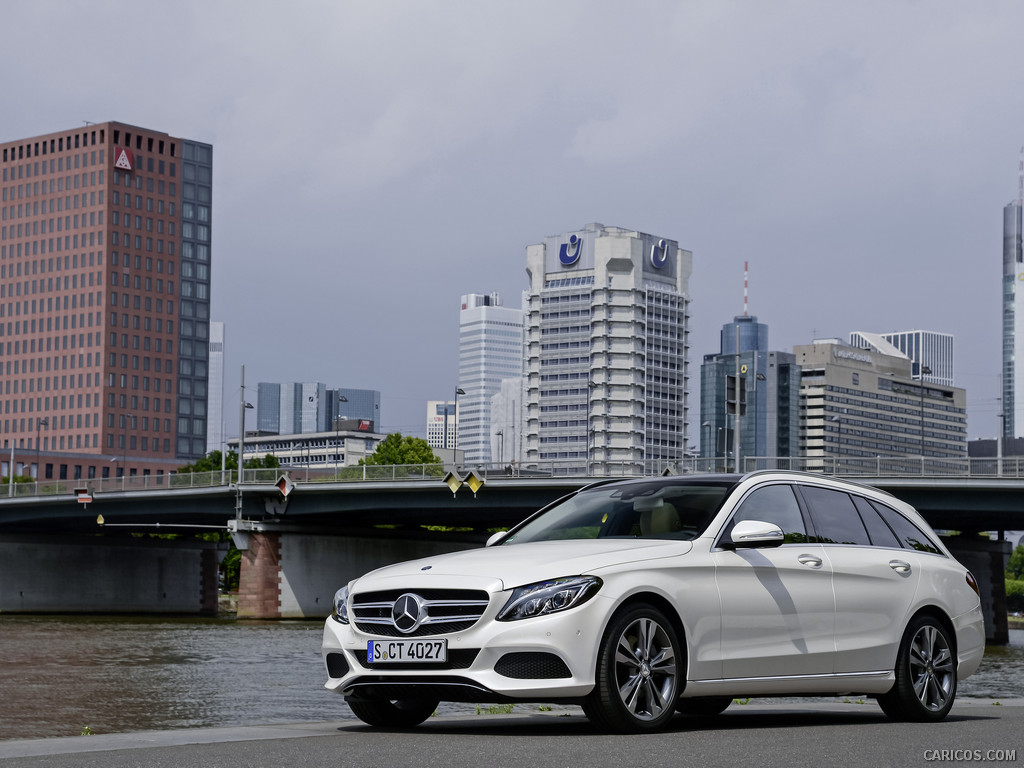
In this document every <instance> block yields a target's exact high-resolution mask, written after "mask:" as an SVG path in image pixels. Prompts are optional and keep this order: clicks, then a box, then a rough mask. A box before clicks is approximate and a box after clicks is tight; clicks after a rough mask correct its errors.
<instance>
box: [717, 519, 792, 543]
mask: <svg viewBox="0 0 1024 768" xmlns="http://www.w3.org/2000/svg"><path fill="white" fill-rule="evenodd" d="M730 539H731V540H730V541H729V542H728V543H724V542H723V546H725V547H727V548H729V549H754V548H756V547H777V546H779V545H780V544H782V542H784V541H785V540H786V536H785V534H783V533H782V529H781V528H779V526H777V525H775V524H774V523H765V522H763V521H761V520H742V521H740V522H738V523H736V525H735V526H734V527H733V529H732V536H731V537H730Z"/></svg>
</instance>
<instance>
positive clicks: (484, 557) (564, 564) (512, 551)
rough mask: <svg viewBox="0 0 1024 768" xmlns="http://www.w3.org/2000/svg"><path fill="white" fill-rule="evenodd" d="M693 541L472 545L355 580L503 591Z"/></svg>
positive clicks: (363, 584)
mask: <svg viewBox="0 0 1024 768" xmlns="http://www.w3.org/2000/svg"><path fill="white" fill-rule="evenodd" d="M692 548H693V544H692V543H691V542H689V541H668V540H664V539H600V540H596V539H581V540H572V541H538V542H530V543H526V544H508V545H505V546H495V547H487V548H483V549H469V550H465V551H462V552H452V553H450V554H446V555H435V556H431V557H425V558H423V559H421V560H410V561H408V562H405V563H397V564H395V565H389V566H386V567H384V568H380V569H378V570H376V571H371V572H370V573H368V574H366V575H365V576H362V577H361V578H359V579H357V580H356V582H355V584H354V589H356V590H357V591H359V592H367V591H377V590H387V589H428V588H447V589H454V588H470V589H484V590H486V591H488V592H500V591H502V590H505V589H513V588H515V587H519V586H522V585H524V584H531V583H533V582H535V581H543V580H545V579H553V578H558V577H560V576H577V575H580V574H593V573H599V572H600V571H601V570H604V569H606V568H610V567H612V566H618V565H624V564H629V563H634V562H637V561H641V560H642V561H647V560H654V559H658V558H662V557H676V556H679V555H684V554H686V553H687V552H689V551H690V550H691V549H692Z"/></svg>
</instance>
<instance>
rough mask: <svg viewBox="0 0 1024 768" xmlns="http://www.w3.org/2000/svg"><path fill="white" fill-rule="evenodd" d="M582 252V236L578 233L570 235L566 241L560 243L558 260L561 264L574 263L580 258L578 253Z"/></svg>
mask: <svg viewBox="0 0 1024 768" xmlns="http://www.w3.org/2000/svg"><path fill="white" fill-rule="evenodd" d="M582 252H583V238H582V237H580V236H579V235H572V236H571V237H570V238H569V242H568V243H562V245H561V247H560V248H559V249H558V260H559V261H560V262H562V264H563V265H564V266H566V267H568V266H569V265H571V264H575V263H576V262H577V261H579V259H580V254H581V253H582Z"/></svg>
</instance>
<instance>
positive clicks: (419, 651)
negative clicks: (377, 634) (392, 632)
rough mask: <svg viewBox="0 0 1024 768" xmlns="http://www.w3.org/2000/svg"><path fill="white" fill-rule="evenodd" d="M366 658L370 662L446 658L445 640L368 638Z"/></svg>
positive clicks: (437, 659) (441, 659)
mask: <svg viewBox="0 0 1024 768" xmlns="http://www.w3.org/2000/svg"><path fill="white" fill-rule="evenodd" d="M366 660H367V661H368V662H370V663H371V664H391V663H394V662H401V661H405V662H422V663H424V664H430V663H438V662H445V661H447V660H448V641H447V640H370V641H368V642H367V643H366Z"/></svg>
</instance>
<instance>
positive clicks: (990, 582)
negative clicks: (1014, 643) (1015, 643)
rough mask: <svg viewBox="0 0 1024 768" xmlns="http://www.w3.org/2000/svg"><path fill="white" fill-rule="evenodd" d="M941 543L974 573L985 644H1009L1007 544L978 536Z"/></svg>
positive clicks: (1008, 546) (1008, 543) (962, 537)
mask: <svg viewBox="0 0 1024 768" xmlns="http://www.w3.org/2000/svg"><path fill="white" fill-rule="evenodd" d="M943 543H944V544H945V545H946V546H947V547H948V548H949V551H950V552H952V553H953V557H955V558H956V559H957V560H959V561H960V562H961V563H962V564H963V565H964V566H965V567H966V568H968V569H969V570H970V572H971V573H973V574H974V577H975V578H976V579H977V580H978V586H979V587H980V589H981V608H982V610H983V611H984V612H985V641H986V642H987V643H990V644H993V645H1006V644H1007V643H1008V642H1010V627H1009V624H1008V622H1007V620H1006V580H1005V578H1006V558H1007V557H1009V555H1010V542H1008V541H990V540H989V539H985V538H982V537H980V536H978V535H977V534H972V535H970V536H954V537H951V538H947V539H943Z"/></svg>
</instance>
